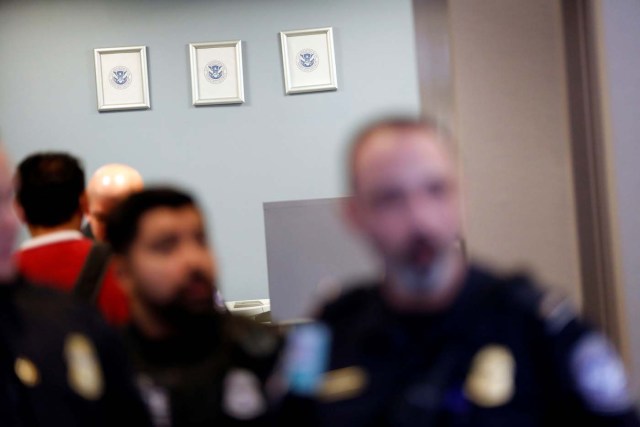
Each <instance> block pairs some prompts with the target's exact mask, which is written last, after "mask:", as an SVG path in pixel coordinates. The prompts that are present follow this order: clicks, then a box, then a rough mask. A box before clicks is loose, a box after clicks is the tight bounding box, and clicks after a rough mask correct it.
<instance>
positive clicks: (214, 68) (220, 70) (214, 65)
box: [204, 61, 227, 84]
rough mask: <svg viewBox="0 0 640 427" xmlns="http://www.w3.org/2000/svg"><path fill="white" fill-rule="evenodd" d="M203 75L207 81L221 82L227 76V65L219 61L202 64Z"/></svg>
mask: <svg viewBox="0 0 640 427" xmlns="http://www.w3.org/2000/svg"><path fill="white" fill-rule="evenodd" d="M204 77H205V78H206V79H207V81H208V82H209V83H213V84H218V83H222V82H223V81H225V79H226V78H227V66H226V65H224V64H223V63H222V62H220V61H211V62H209V63H208V64H207V65H205V66H204Z"/></svg>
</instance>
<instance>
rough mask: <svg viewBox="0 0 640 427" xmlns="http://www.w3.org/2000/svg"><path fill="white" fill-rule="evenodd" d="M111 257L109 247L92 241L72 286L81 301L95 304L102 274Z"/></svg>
mask: <svg viewBox="0 0 640 427" xmlns="http://www.w3.org/2000/svg"><path fill="white" fill-rule="evenodd" d="M110 258H111V249H110V248H109V246H108V245H105V244H104V243H97V242H96V243H94V244H93V246H92V247H91V251H90V252H89V255H87V258H86V259H85V261H84V265H83V266H82V271H81V272H80V275H79V276H78V279H77V280H76V284H75V285H74V287H73V294H74V295H75V296H76V297H78V298H80V299H81V300H83V301H87V302H89V303H91V304H95V302H96V300H97V299H98V295H99V294H100V289H101V288H102V282H103V279H104V275H105V273H106V271H107V266H108V265H109V262H108V261H109V259H110Z"/></svg>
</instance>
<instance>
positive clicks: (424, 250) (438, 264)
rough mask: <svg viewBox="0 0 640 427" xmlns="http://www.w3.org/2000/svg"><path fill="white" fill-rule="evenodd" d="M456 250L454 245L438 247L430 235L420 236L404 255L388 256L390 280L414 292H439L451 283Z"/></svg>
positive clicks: (387, 265)
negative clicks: (453, 256)
mask: <svg viewBox="0 0 640 427" xmlns="http://www.w3.org/2000/svg"><path fill="white" fill-rule="evenodd" d="M452 252H453V245H443V246H436V245H435V244H433V243H432V242H431V241H430V240H429V239H427V238H426V237H424V236H416V237H414V238H413V239H412V241H411V243H410V244H409V245H408V248H407V250H406V251H404V253H403V254H401V256H400V257H398V258H396V259H393V258H387V259H386V261H385V263H386V272H387V279H388V280H391V281H392V282H393V283H394V284H395V285H396V286H401V287H403V288H404V289H405V290H406V291H408V292H410V293H412V294H419V295H426V296H429V295H435V294H438V293H439V292H440V291H442V290H443V289H444V288H445V287H446V285H447V283H448V279H449V276H450V272H451V267H452V265H451V264H452ZM424 258H427V259H428V261H426V262H425V260H424Z"/></svg>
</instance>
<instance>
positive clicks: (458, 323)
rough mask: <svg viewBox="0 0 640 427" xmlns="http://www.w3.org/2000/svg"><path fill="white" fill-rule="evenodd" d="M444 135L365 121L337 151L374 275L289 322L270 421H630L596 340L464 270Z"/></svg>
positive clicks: (567, 315) (409, 124) (614, 368)
mask: <svg viewBox="0 0 640 427" xmlns="http://www.w3.org/2000/svg"><path fill="white" fill-rule="evenodd" d="M449 143H450V141H449V140H448V139H447V137H446V136H443V133H442V132H441V131H440V130H439V129H437V128H436V127H435V126H433V125H432V124H430V123H428V122H421V121H416V120H410V119H400V120H397V119H394V120H388V121H383V122H378V123H374V124H372V125H371V126H369V127H367V128H366V129H365V130H364V131H363V132H362V133H360V134H359V136H358V137H357V138H356V139H355V141H354V144H353V146H352V151H351V156H350V160H349V165H350V166H349V174H350V177H351V179H350V185H351V191H352V197H351V198H350V199H349V201H348V204H347V209H346V215H347V218H348V220H349V222H350V224H351V225H352V226H353V227H354V229H355V230H356V231H358V232H359V233H360V234H361V235H362V236H363V237H365V238H366V239H367V241H368V242H369V243H370V244H371V246H372V247H373V248H374V250H375V251H376V252H377V253H378V255H379V258H380V263H381V266H382V268H383V270H384V275H383V276H381V278H378V279H374V280H372V281H370V282H367V283H363V284H362V286H360V287H356V288H353V289H352V290H350V291H348V292H345V293H344V294H343V295H341V296H339V297H338V298H337V299H336V300H334V301H331V302H328V303H327V304H326V305H325V306H324V307H322V309H321V310H320V314H319V316H318V317H319V322H318V323H317V324H312V325H306V326H300V327H298V328H297V329H295V330H294V331H293V333H292V335H291V340H290V341H289V342H288V349H287V351H286V352H285V356H286V357H285V359H284V360H285V363H284V365H283V366H284V367H283V373H284V379H285V384H288V392H289V393H288V397H287V398H286V399H285V400H284V401H283V417H284V418H285V419H286V418H289V417H291V418H292V421H295V422H296V423H297V424H300V425H305V426H309V425H318V426H330V427H339V426H349V427H356V426H418V425H420V426H480V427H482V426H532V427H533V426H567V425H589V426H638V425H640V424H639V423H638V418H637V415H636V413H635V408H634V401H633V399H632V398H631V396H630V393H629V389H628V386H629V384H628V380H627V377H626V374H625V371H624V368H623V365H622V362H621V361H620V358H619V357H618V355H617V354H616V351H615V350H614V348H613V347H612V345H611V344H610V343H609V342H608V341H607V340H606V338H605V337H604V336H603V335H602V334H601V333H599V332H597V331H595V330H594V329H593V328H591V327H589V326H587V325H585V323H584V322H582V321H581V320H580V319H579V318H578V317H577V316H576V314H575V313H574V312H573V310H572V309H571V307H570V304H568V303H567V302H566V301H564V300H563V299H562V298H557V297H555V296H553V295H552V294H550V293H549V292H545V291H543V290H541V289H539V288H538V287H537V286H535V285H534V284H533V283H532V282H531V281H530V280H529V279H527V278H526V277H522V276H520V277H508V278H505V277H498V276H496V275H494V274H493V273H491V272H489V271H487V270H485V269H483V268H480V267H477V266H475V265H469V264H468V263H467V260H466V259H465V257H464V256H463V254H462V253H461V251H460V247H459V239H460V235H461V232H462V227H461V212H460V211H461V210H460V196H459V191H460V190H459V184H458V173H457V170H456V167H455V163H454V161H453V160H452V157H451V156H450V155H449V154H448V152H447V145H448V144H449Z"/></svg>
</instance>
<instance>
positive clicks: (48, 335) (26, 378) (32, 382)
mask: <svg viewBox="0 0 640 427" xmlns="http://www.w3.org/2000/svg"><path fill="white" fill-rule="evenodd" d="M128 366H129V361H128V359H127V356H126V354H125V352H124V349H123V347H122V342H121V341H120V338H119V337H118V336H117V335H116V334H115V333H114V332H113V331H111V330H110V329H109V328H108V326H107V325H106V324H105V323H104V322H103V320H102V319H101V318H100V317H99V315H98V314H97V313H96V312H95V311H94V310H93V309H92V308H91V307H89V306H84V305H81V304H79V303H76V302H75V301H73V300H72V299H71V297H70V296H68V295H63V294H59V293H57V292H55V291H53V290H50V289H46V288H42V287H36V286H30V285H28V284H27V283H24V282H22V281H21V280H15V281H12V282H11V283H3V284H1V285H0V425H2V426H65V427H66V426H118V425H135V426H150V425H151V423H150V420H149V415H148V413H147V410H146V408H145V406H144V404H143V402H142V400H141V398H140V395H139V393H138V390H137V389H136V388H135V386H134V383H133V376H132V372H131V371H130V370H128V369H127V367H128Z"/></svg>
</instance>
